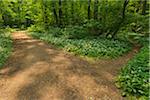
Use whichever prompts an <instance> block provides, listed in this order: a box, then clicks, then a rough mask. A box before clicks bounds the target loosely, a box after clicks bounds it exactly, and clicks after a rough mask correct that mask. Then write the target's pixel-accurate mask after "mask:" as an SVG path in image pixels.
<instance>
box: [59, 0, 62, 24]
mask: <svg viewBox="0 0 150 100" xmlns="http://www.w3.org/2000/svg"><path fill="white" fill-rule="evenodd" d="M59 26H62V0H59Z"/></svg>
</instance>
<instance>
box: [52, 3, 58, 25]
mask: <svg viewBox="0 0 150 100" xmlns="http://www.w3.org/2000/svg"><path fill="white" fill-rule="evenodd" d="M55 5H56V4H55V1H52V9H53V14H54V19H55V21H56V25H58V16H57V13H56V8H55Z"/></svg>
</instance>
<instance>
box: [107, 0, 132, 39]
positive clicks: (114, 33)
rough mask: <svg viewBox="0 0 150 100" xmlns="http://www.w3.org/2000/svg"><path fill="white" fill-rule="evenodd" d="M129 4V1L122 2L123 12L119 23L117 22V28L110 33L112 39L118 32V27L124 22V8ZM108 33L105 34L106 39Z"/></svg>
mask: <svg viewBox="0 0 150 100" xmlns="http://www.w3.org/2000/svg"><path fill="white" fill-rule="evenodd" d="M128 3H129V0H125V1H124V4H123V11H122V19H121V20H120V22H118V25H117V26H118V27H116V28H115V30H114V32H113V33H112V38H114V37H115V36H116V34H117V32H118V31H119V29H120V27H121V26H122V24H123V22H124V19H125V10H126V7H127V5H128ZM109 34H110V33H108V34H106V37H108V35H109Z"/></svg>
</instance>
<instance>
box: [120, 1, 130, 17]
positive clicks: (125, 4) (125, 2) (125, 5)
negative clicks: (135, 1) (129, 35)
mask: <svg viewBox="0 0 150 100" xmlns="http://www.w3.org/2000/svg"><path fill="white" fill-rule="evenodd" d="M128 3H129V0H125V1H124V4H123V12H122V19H124V18H125V10H126V7H127V5H128Z"/></svg>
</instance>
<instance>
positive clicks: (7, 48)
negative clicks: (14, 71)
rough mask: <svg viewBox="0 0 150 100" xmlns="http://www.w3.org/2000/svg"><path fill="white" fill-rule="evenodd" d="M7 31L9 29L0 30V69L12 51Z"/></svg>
mask: <svg viewBox="0 0 150 100" xmlns="http://www.w3.org/2000/svg"><path fill="white" fill-rule="evenodd" d="M8 31H10V29H5V30H2V29H1V30H0V67H1V66H2V65H3V64H4V62H5V60H6V59H7V58H8V57H9V55H10V53H11V50H12V40H11V37H10V34H9V33H8Z"/></svg>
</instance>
